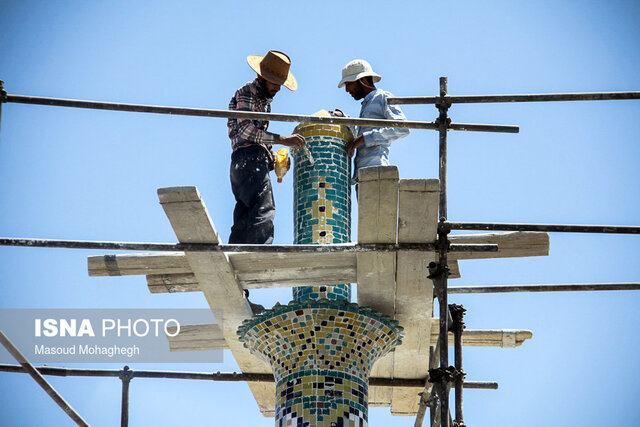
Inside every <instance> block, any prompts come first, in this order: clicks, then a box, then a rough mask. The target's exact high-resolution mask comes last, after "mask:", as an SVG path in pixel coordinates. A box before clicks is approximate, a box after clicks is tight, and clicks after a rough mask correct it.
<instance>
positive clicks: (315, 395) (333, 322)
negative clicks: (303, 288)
mask: <svg viewBox="0 0 640 427" xmlns="http://www.w3.org/2000/svg"><path fill="white" fill-rule="evenodd" d="M238 335H239V337H240V340H241V341H242V342H243V343H244V345H245V347H248V348H249V349H250V350H251V352H252V353H253V354H255V355H257V356H258V357H260V358H262V359H263V360H265V361H267V362H269V363H270V364H271V366H272V367H273V369H274V376H275V380H276V426H280V425H281V426H298V425H308V426H332V425H335V426H338V425H343V426H353V425H355V426H360V425H362V426H366V425H367V414H368V406H367V405H368V378H369V373H370V370H371V366H372V365H373V363H374V362H375V361H376V360H377V359H378V358H380V357H382V356H384V355H385V354H386V353H388V352H389V351H391V350H392V349H393V348H395V346H397V345H399V344H400V343H401V337H402V327H401V326H399V325H398V323H397V321H395V320H391V319H390V318H389V317H388V316H384V315H382V314H381V313H379V312H377V311H375V310H372V309H370V308H368V307H360V306H358V305H357V304H352V303H348V302H347V301H330V300H326V299H324V300H315V301H314V300H305V301H292V302H291V303H289V304H288V305H286V306H282V305H276V306H275V307H274V308H273V309H271V310H267V311H265V312H264V313H262V314H260V315H258V316H254V317H252V318H251V319H247V320H246V321H245V322H244V323H243V325H242V326H241V327H240V329H239V330H238Z"/></svg>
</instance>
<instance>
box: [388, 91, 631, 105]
mask: <svg viewBox="0 0 640 427" xmlns="http://www.w3.org/2000/svg"><path fill="white" fill-rule="evenodd" d="M618 99H640V92H591V93H541V94H532V95H462V96H445V97H444V98H442V97H439V96H396V97H393V98H389V100H388V102H389V104H438V103H441V102H443V101H444V103H445V104H477V103H491V102H548V101H611V100H618Z"/></svg>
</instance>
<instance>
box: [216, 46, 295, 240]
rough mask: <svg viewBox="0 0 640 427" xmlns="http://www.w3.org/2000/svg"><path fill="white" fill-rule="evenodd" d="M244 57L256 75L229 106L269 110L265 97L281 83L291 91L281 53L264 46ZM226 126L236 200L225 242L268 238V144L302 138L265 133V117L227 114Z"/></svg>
mask: <svg viewBox="0 0 640 427" xmlns="http://www.w3.org/2000/svg"><path fill="white" fill-rule="evenodd" d="M247 62H248V63H249V66H250V67H251V68H252V69H253V70H254V71H255V72H256V73H257V74H258V76H257V77H256V79H255V80H253V81H252V82H249V83H247V84H246V85H244V86H242V87H241V88H240V89H238V90H237V91H236V93H235V94H234V95H233V97H232V98H231V101H230V102H229V110H236V111H255V112H262V113H270V112H271V101H272V100H273V97H274V96H275V95H276V94H277V93H278V91H280V87H281V86H283V85H284V87H286V88H287V89H289V90H292V91H295V90H296V89H297V88H298V82H297V81H296V79H295V77H293V74H291V72H290V71H289V68H290V67H291V60H290V59H289V57H288V56H287V55H286V54H284V53H282V52H278V51H275V50H270V51H269V52H267V54H266V55H265V56H261V55H249V56H248V57H247ZM227 127H228V130H229V138H230V139H231V148H232V149H233V153H232V154H231V168H230V172H229V175H230V179H231V190H232V191H233V195H234V197H235V199H236V206H235V209H234V211H233V226H232V227H231V236H229V243H253V244H269V243H272V242H273V218H274V216H275V203H274V200H273V192H272V189H271V179H270V177H269V171H270V170H273V166H274V162H275V153H274V152H273V150H272V149H271V146H272V144H282V145H286V146H288V147H295V148H302V147H304V145H305V140H304V138H303V137H302V136H300V135H298V134H293V135H290V136H282V135H278V134H275V133H272V132H267V128H268V127H269V122H268V121H266V120H250V119H229V121H228V122H227Z"/></svg>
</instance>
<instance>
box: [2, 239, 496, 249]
mask: <svg viewBox="0 0 640 427" xmlns="http://www.w3.org/2000/svg"><path fill="white" fill-rule="evenodd" d="M0 246H22V247H37V248H66V249H102V250H127V251H168V252H172V251H193V252H198V251H199V252H212V251H216V252H397V251H436V250H437V249H438V248H437V245H436V244H435V243H398V244H384V243H370V244H362V243H338V244H331V245H318V244H305V245H248V244H237V245H214V244H207V243H135V242H98V241H88V240H54V239H22V238H11V237H0ZM497 250H498V245H496V244H493V243H489V244H477V245H476V244H452V245H450V246H449V251H451V252H496V251H497Z"/></svg>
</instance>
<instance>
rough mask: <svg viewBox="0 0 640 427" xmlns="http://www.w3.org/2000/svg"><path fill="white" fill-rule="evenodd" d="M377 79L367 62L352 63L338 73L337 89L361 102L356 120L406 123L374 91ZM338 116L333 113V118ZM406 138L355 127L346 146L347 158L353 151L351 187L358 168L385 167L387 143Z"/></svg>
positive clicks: (396, 131)
mask: <svg viewBox="0 0 640 427" xmlns="http://www.w3.org/2000/svg"><path fill="white" fill-rule="evenodd" d="M381 79H382V77H381V76H380V75H379V74H376V73H375V72H374V71H373V69H372V68H371V65H370V64H369V63H368V62H367V61H365V60H364V59H354V60H353V61H351V62H349V63H348V64H347V65H345V66H344V68H343V69H342V80H340V83H338V87H339V88H341V87H343V86H344V87H345V90H346V91H347V92H348V93H349V94H350V95H351V96H352V97H353V98H354V99H355V100H361V99H362V107H361V109H360V118H367V119H387V120H406V118H405V116H404V113H403V112H402V110H401V109H400V108H399V107H398V106H397V105H389V104H388V103H387V98H389V97H390V96H393V95H392V94H391V93H389V92H386V91H384V90H382V89H378V88H376V86H375V84H376V83H377V82H379V81H380V80H381ZM334 113H336V112H334ZM340 113H341V112H337V115H340ZM408 134H409V129H405V128H391V127H383V128H379V127H378V128H376V127H369V126H358V127H357V130H356V133H355V135H356V138H355V139H353V141H351V142H349V143H348V144H347V145H346V150H347V153H349V155H350V156H351V155H353V152H354V151H355V150H357V152H356V158H355V161H354V168H353V181H352V183H356V182H357V179H358V171H359V170H360V169H361V168H364V167H367V166H381V165H382V166H386V165H388V164H389V148H390V146H391V142H393V141H395V140H396V139H398V138H403V137H405V136H407V135H408Z"/></svg>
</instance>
